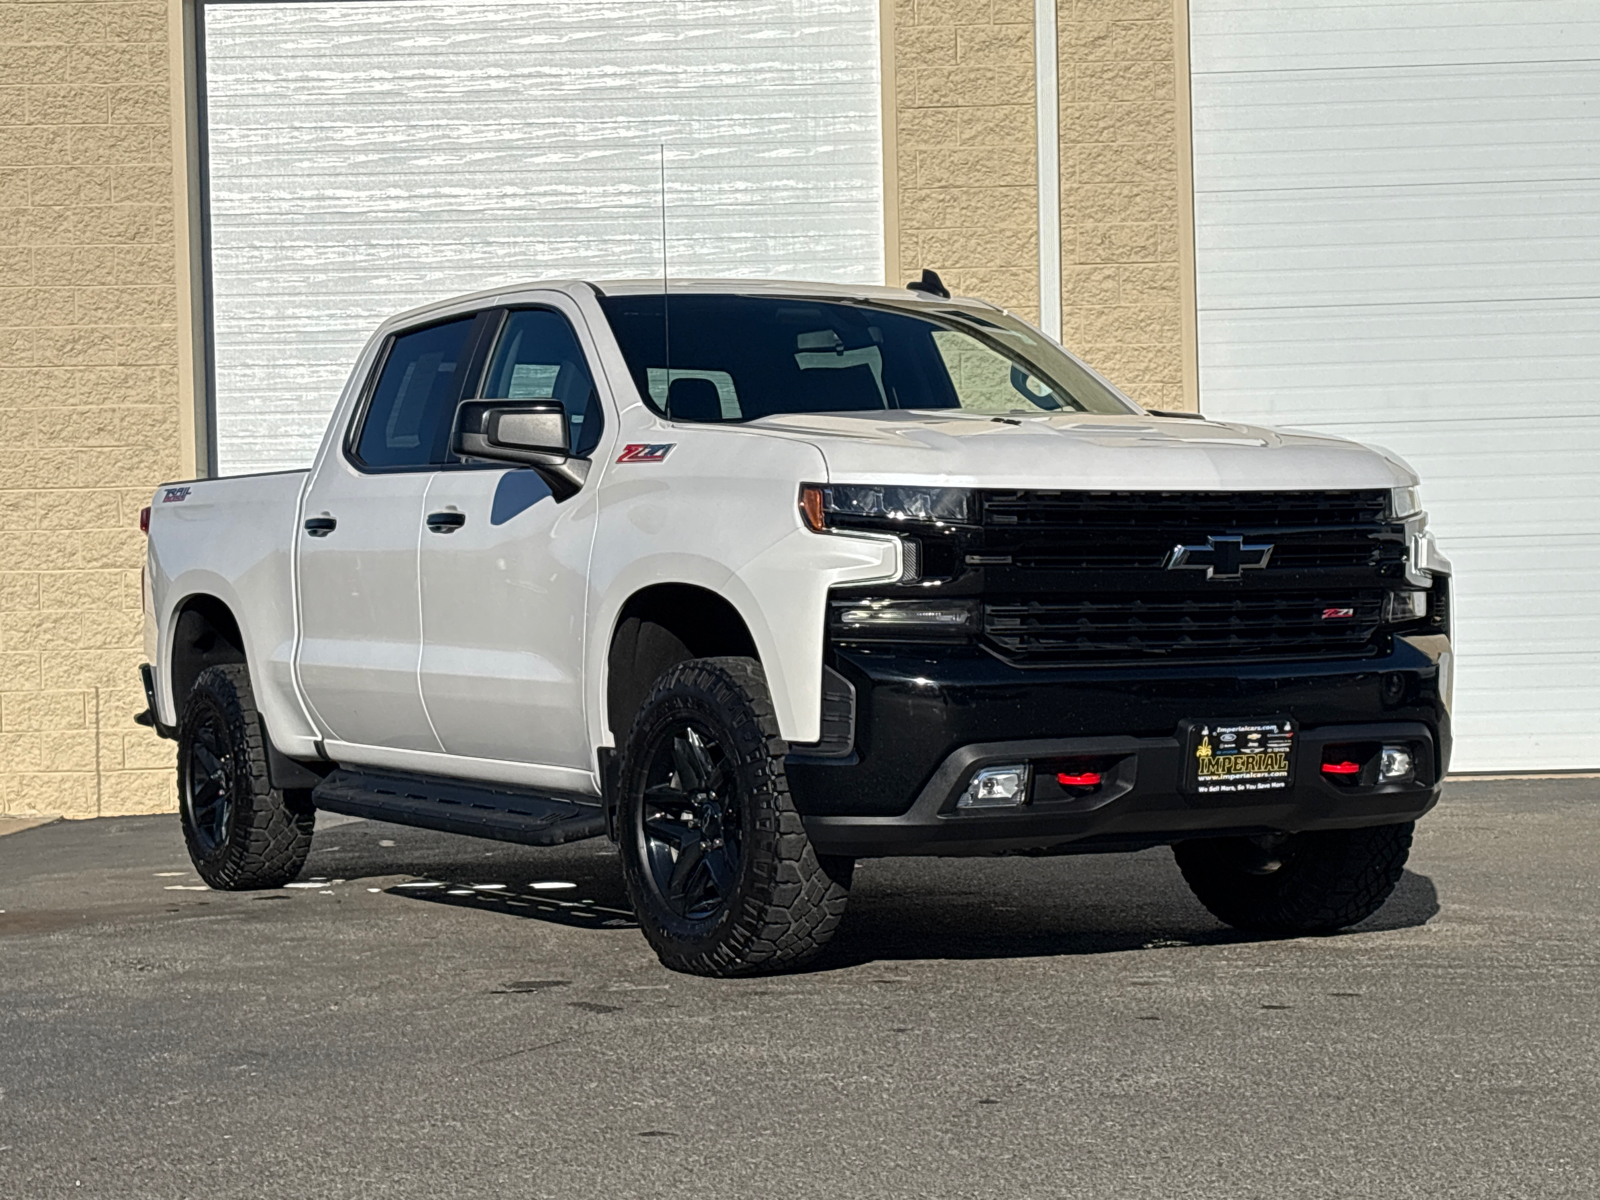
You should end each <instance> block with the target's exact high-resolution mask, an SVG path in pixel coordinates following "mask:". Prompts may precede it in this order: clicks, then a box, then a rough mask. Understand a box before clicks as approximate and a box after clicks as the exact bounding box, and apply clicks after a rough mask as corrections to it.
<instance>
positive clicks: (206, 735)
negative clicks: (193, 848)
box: [183, 711, 235, 858]
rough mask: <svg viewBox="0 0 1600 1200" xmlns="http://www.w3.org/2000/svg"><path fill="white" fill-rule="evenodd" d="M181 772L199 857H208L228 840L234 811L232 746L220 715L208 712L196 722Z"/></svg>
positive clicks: (188, 814) (190, 823)
mask: <svg viewBox="0 0 1600 1200" xmlns="http://www.w3.org/2000/svg"><path fill="white" fill-rule="evenodd" d="M185 766H186V768H187V769H186V770H185V771H184V773H183V805H184V808H185V810H186V815H187V816H188V818H189V827H190V828H191V829H193V830H194V840H195V842H196V843H197V844H198V846H199V849H200V851H201V853H202V854H204V855H205V856H206V857H208V858H209V857H210V856H211V855H213V854H215V853H216V852H217V850H218V849H220V848H221V847H222V846H223V845H224V844H226V842H227V840H228V834H229V832H230V829H231V825H232V821H233V812H234V796H233V792H234V786H235V772H234V766H233V747H232V746H230V745H229V744H228V736H227V732H226V730H225V729H224V728H223V722H222V715H221V714H220V713H218V712H215V711H207V712H205V713H204V714H202V715H201V717H200V719H199V721H197V722H196V723H195V726H194V730H193V733H192V735H191V737H190V740H189V756H188V762H187V763H186V764H185Z"/></svg>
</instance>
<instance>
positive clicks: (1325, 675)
mask: <svg viewBox="0 0 1600 1200" xmlns="http://www.w3.org/2000/svg"><path fill="white" fill-rule="evenodd" d="M1448 652H1449V641H1448V639H1447V638H1445V637H1443V636H1438V635H1434V636H1428V637H1417V638H1396V639H1395V642H1394V647H1393V649H1392V651H1391V652H1390V653H1389V654H1388V655H1386V656H1384V657H1383V658H1380V659H1367V660H1361V661H1358V662H1350V661H1346V662H1320V663H1310V664H1306V663H1259V664H1248V665H1242V664H1236V665H1214V666H1194V667H1161V668H1151V667H1147V666H1142V665H1141V666H1139V667H1121V668H1103V669H1102V668H1092V669H1085V668H1062V669H1046V670H1040V669H1030V670H1022V669H1018V668H1015V667H1012V666H1010V665H1008V664H1005V663H1002V662H1000V661H998V660H996V659H994V658H993V657H991V656H989V655H988V654H986V653H984V652H983V651H981V650H971V649H965V648H962V649H951V650H948V651H944V652H933V653H928V652H921V651H920V650H919V651H918V652H916V653H906V652H904V651H902V650H865V649H852V650H842V649H836V650H834V652H833V655H832V663H831V665H832V666H833V668H834V669H835V670H837V671H838V672H839V673H840V674H841V675H843V676H844V677H845V678H846V679H848V680H849V681H850V683H851V684H852V686H853V687H854V688H855V693H856V728H855V746H854V753H853V754H851V755H850V756H849V757H848V758H842V759H837V760H833V761H827V760H822V759H818V758H815V757H810V758H808V757H805V756H803V755H796V756H794V757H792V758H791V760H790V763H789V770H788V774H789V781H790V787H791V790H792V792H793V794H794V797H795V801H796V804H797V807H798V808H799V810H800V813H801V816H802V818H803V820H804V822H805V826H806V830H807V833H808V834H809V835H810V837H811V840H812V842H813V843H814V844H815V845H816V847H817V849H818V851H819V852H821V853H825V854H840V855H850V856H854V857H875V856H885V855H903V854H949V855H959V854H994V853H1006V852H1013V851H1030V850H1031V851H1061V852H1068V851H1074V850H1083V851H1087V850H1099V849H1133V848H1137V847H1140V846H1148V845H1157V844H1162V843H1166V842H1173V841H1181V840H1183V839H1185V838H1189V837H1196V836H1219V835H1225V834H1245V833H1267V832H1277V831H1289V832H1300V831H1306V830H1316V829H1337V828H1351V827H1358V826H1364V825H1381V824H1388V823H1393V822H1399V821H1409V820H1413V819H1415V818H1416V817H1419V816H1421V815H1422V814H1423V813H1425V812H1427V811H1428V810H1429V809H1430V808H1432V807H1433V805H1434V804H1435V803H1437V801H1438V798H1439V781H1440V780H1441V779H1442V777H1443V774H1444V770H1445V768H1446V767H1447V765H1448V762H1449V753H1450V719H1449V712H1448V709H1447V707H1446V702H1445V699H1444V697H1443V695H1442V694H1441V685H1442V684H1444V685H1445V686H1447V683H1446V682H1445V681H1444V680H1443V677H1442V675H1441V669H1440V663H1441V658H1442V657H1443V656H1445V655H1447V654H1448ZM1276 714H1286V715H1289V716H1292V717H1294V718H1295V719H1296V721H1297V722H1298V725H1299V728H1300V735H1299V736H1300V742H1299V746H1300V749H1299V751H1298V752H1297V759H1296V768H1295V777H1294V779H1293V781H1292V786H1291V787H1289V788H1288V789H1286V790H1283V791H1277V792H1265V793H1255V794H1251V795H1248V796H1243V797H1241V796H1238V795H1234V796H1230V797H1226V798H1223V799H1221V800H1220V802H1219V799H1218V798H1215V797H1201V796H1193V795H1188V794H1186V793H1185V792H1183V791H1182V790H1181V788H1180V773H1181V771H1182V767H1183V754H1184V752H1183V750H1182V748H1181V745H1180V742H1179V738H1178V727H1179V722H1181V721H1183V720H1185V719H1189V718H1199V719H1208V720H1209V719H1228V718H1238V719H1246V718H1252V717H1267V716H1272V715H1276ZM1395 740H1400V741H1406V742H1409V743H1411V744H1413V745H1414V746H1415V747H1416V748H1417V749H1418V751H1419V767H1418V772H1417V778H1416V780H1415V782H1412V783H1407V784H1385V785H1379V786H1374V787H1360V786H1355V787H1351V786H1341V785H1340V784H1337V783H1334V782H1332V781H1330V780H1329V779H1328V778H1326V777H1324V776H1323V775H1322V774H1321V772H1320V764H1321V760H1322V754H1321V749H1322V747H1323V746H1324V745H1326V744H1328V743H1330V742H1358V741H1359V742H1364V741H1372V742H1387V741H1395ZM1079 757H1098V758H1103V759H1105V760H1107V761H1108V762H1115V763H1116V764H1117V765H1116V767H1115V770H1114V771H1112V772H1110V773H1108V775H1107V777H1106V783H1105V785H1104V786H1103V787H1102V788H1100V789H1099V790H1098V791H1096V792H1094V793H1092V794H1080V795H1070V796H1069V795H1061V796H1041V795H1039V794H1038V793H1035V795H1034V798H1033V799H1032V800H1031V801H1030V802H1029V803H1028V804H1026V805H1023V806H1021V807H1019V808H1015V809H1005V810H993V809H987V810H980V811H977V812H972V811H958V810H957V808H956V801H957V799H958V797H959V796H960V795H961V794H962V793H963V792H964V791H965V790H966V787H967V784H968V783H969V782H970V780H971V778H972V776H973V774H974V773H975V772H976V771H977V770H978V769H979V768H980V767H982V766H984V765H986V764H990V763H1011V762H1021V761H1027V762H1030V763H1035V764H1038V763H1041V762H1048V760H1051V759H1062V758H1079Z"/></svg>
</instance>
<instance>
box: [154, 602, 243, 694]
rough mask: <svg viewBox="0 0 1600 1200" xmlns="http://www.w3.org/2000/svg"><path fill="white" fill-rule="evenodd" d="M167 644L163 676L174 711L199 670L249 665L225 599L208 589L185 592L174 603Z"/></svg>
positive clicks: (237, 622)
mask: <svg viewBox="0 0 1600 1200" xmlns="http://www.w3.org/2000/svg"><path fill="white" fill-rule="evenodd" d="M170 628H171V630H172V633H171V635H170V639H169V645H168V647H167V671H166V675H167V679H168V682H169V686H170V687H171V689H172V706H173V712H174V714H177V713H180V712H181V711H182V708H183V701H184V697H186V696H187V695H188V694H189V690H190V689H191V688H192V687H193V686H194V681H195V680H196V679H197V678H198V677H199V675H200V672H201V671H204V670H205V669H206V668H207V667H213V666H218V665H221V664H224V663H239V664H242V665H243V666H244V667H245V668H246V669H248V668H249V665H250V664H249V656H248V655H247V654H246V652H245V639H244V633H243V630H242V629H241V627H240V625H239V619H238V617H237V616H235V615H234V612H233V609H232V608H230V607H229V605H228V604H227V602H226V601H224V600H222V599H221V598H220V597H218V596H214V595H212V594H210V593H208V592H196V593H193V594H191V595H188V596H185V597H184V598H183V599H182V600H181V601H179V602H178V604H177V605H176V606H174V608H173V610H172V620H171V625H170Z"/></svg>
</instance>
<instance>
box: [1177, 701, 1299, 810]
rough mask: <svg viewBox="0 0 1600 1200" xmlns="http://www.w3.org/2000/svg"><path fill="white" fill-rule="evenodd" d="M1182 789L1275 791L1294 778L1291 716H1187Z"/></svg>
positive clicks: (1206, 792)
mask: <svg viewBox="0 0 1600 1200" xmlns="http://www.w3.org/2000/svg"><path fill="white" fill-rule="evenodd" d="M1185 724H1186V725H1187V726H1188V737H1187V746H1188V755H1187V758H1186V760H1185V765H1184V776H1183V786H1184V790H1185V791H1188V792H1191V793H1193V794H1194V795H1198V796H1213V795H1236V794H1238V793H1240V792H1279V791H1284V790H1286V789H1287V788H1288V787H1289V784H1290V782H1291V781H1292V780H1293V778H1294V735H1295V727H1294V720H1293V719H1292V718H1290V717H1264V718H1260V719H1257V720H1253V721H1229V722H1222V721H1188V722H1185Z"/></svg>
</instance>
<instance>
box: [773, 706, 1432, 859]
mask: <svg viewBox="0 0 1600 1200" xmlns="http://www.w3.org/2000/svg"><path fill="white" fill-rule="evenodd" d="M1363 741H1388V742H1394V741H1404V742H1409V743H1411V744H1412V745H1413V746H1414V747H1415V748H1416V750H1417V751H1418V752H1419V761H1418V770H1417V780H1416V782H1414V783H1407V784H1385V785H1380V786H1377V787H1371V788H1348V787H1342V786H1340V785H1338V784H1334V783H1330V782H1329V781H1328V780H1327V779H1326V778H1325V777H1324V776H1323V775H1322V774H1321V762H1322V747H1323V746H1325V745H1327V744H1329V743H1335V742H1363ZM1091 757H1104V758H1116V759H1118V760H1119V764H1118V769H1117V771H1116V773H1115V776H1114V777H1113V778H1108V780H1107V786H1105V787H1104V788H1102V789H1101V790H1100V791H1098V792H1094V793H1091V794H1086V795H1081V796H1073V797H1068V798H1065V799H1060V800H1049V801H1041V800H1039V799H1034V800H1033V801H1032V802H1030V803H1028V804H1026V805H1022V806H1019V807H1018V808H1015V809H1003V810H996V809H986V810H983V811H981V812H958V811H957V810H956V808H955V803H956V800H957V798H958V797H959V795H960V794H961V792H962V791H963V790H965V788H966V786H967V784H968V782H969V781H970V780H971V778H972V775H973V774H974V773H975V772H976V771H977V770H978V768H979V767H981V766H984V765H987V764H990V763H1001V762H1020V761H1023V760H1026V761H1029V762H1033V763H1037V762H1038V761H1040V760H1045V759H1052V758H1091ZM1437 763H1438V751H1437V747H1436V744H1435V741H1434V738H1433V735H1432V733H1431V732H1430V730H1429V729H1428V727H1427V726H1426V725H1423V724H1421V723H1420V722H1411V721H1391V722H1382V723H1376V724H1364V725H1325V726H1321V727H1319V728H1314V729H1303V730H1302V731H1301V734H1300V746H1299V750H1298V757H1297V762H1296V767H1295V778H1294V780H1293V783H1292V786H1291V787H1289V788H1288V789H1286V790H1285V791H1282V792H1271V793H1260V794H1256V795H1251V796H1247V797H1240V796H1229V797H1226V798H1215V797H1200V796H1191V795H1187V794H1185V793H1184V792H1182V791H1181V790H1180V788H1179V780H1180V772H1181V770H1182V765H1183V764H1182V750H1181V748H1180V746H1179V743H1178V740H1177V739H1176V738H1173V737H1162V738H1134V737H1089V738H1046V739H1034V740H1026V741H1013V742H985V743H977V744H974V745H969V746H963V747H961V748H960V749H958V750H956V751H954V752H953V753H951V754H950V755H949V756H947V757H946V758H945V760H944V762H942V763H941V764H940V765H939V768H938V769H937V770H936V771H935V772H934V774H933V776H932V778H931V779H930V780H929V781H928V783H927V785H926V786H925V787H923V789H922V791H921V792H920V793H919V794H918V796H917V798H916V800H915V801H914V802H913V804H912V805H911V807H910V809H909V810H908V811H906V812H904V813H902V814H900V815H898V816H820V815H819V816H807V817H805V818H804V821H805V827H806V832H807V834H809V836H810V838H811V840H812V843H813V844H814V845H815V846H816V848H817V850H818V852H819V853H823V854H838V855H847V856H851V857H856V858H875V857H887V856H896V855H917V854H937V855H971V854H1003V853H1008V852H1017V851H1041V850H1059V851H1061V852H1070V851H1071V850H1072V848H1073V844H1074V843H1082V845H1081V849H1083V850H1094V849H1101V848H1104V843H1114V844H1116V845H1117V847H1118V848H1129V847H1132V846H1138V845H1160V844H1162V843H1166V842H1176V841H1183V840H1186V839H1188V838H1192V837H1208V836H1220V835H1223V834H1239V833H1251V832H1255V833H1267V832H1280V831H1281V832H1292V833H1299V832H1305V831H1309V830H1319V829H1352V828H1360V827H1362V826H1368V825H1388V824H1395V823H1398V822H1401V821H1411V820H1415V819H1416V818H1417V817H1420V816H1422V815H1423V814H1424V813H1426V812H1427V811H1428V810H1429V809H1431V808H1432V807H1433V806H1434V805H1435V804H1436V803H1437V802H1438V799H1439V779H1438V768H1437Z"/></svg>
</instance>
